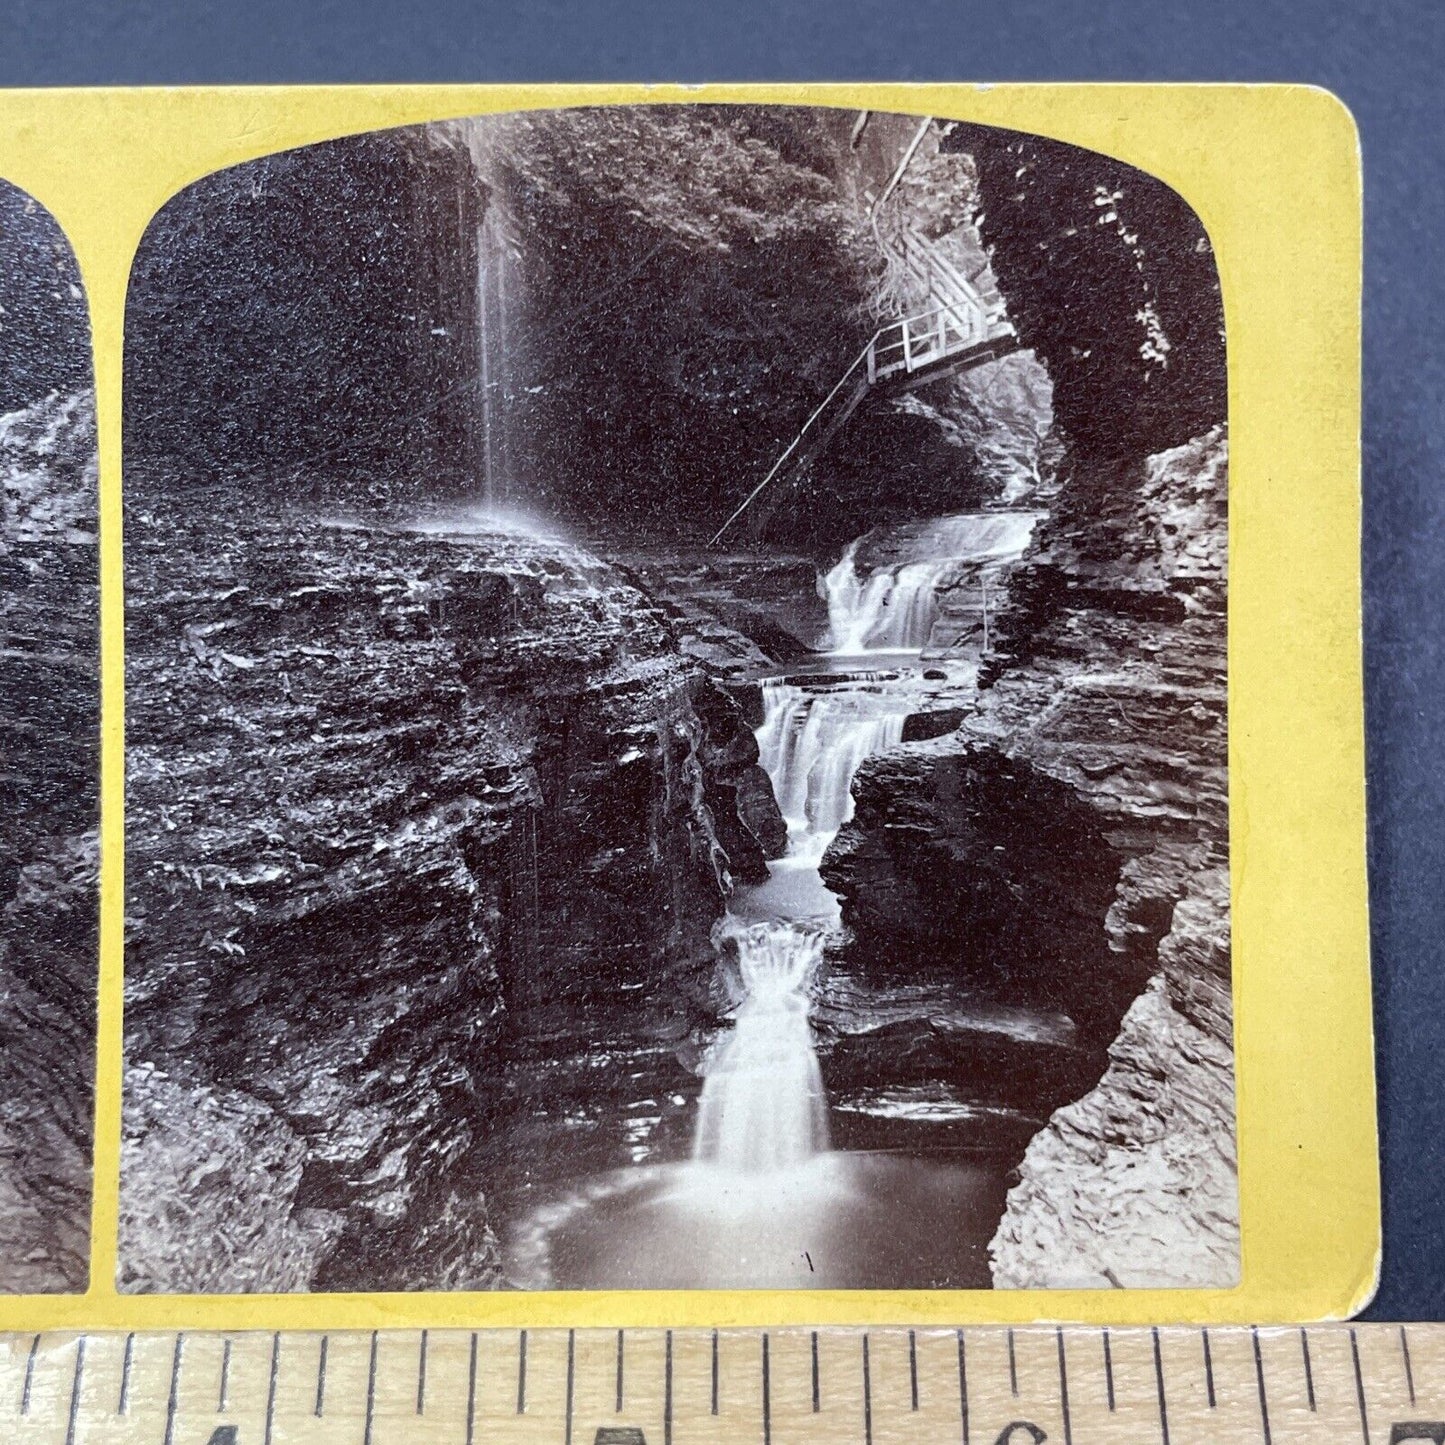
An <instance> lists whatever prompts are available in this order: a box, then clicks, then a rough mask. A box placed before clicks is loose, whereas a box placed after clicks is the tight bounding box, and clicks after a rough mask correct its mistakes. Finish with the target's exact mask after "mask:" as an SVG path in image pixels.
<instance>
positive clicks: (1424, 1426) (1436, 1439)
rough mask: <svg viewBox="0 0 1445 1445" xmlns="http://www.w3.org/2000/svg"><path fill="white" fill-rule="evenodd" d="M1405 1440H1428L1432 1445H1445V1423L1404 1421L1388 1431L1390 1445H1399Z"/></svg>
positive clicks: (1437, 1421)
mask: <svg viewBox="0 0 1445 1445" xmlns="http://www.w3.org/2000/svg"><path fill="white" fill-rule="evenodd" d="M1405 1440H1430V1441H1432V1442H1433V1445H1445V1422H1442V1421H1439V1420H1404V1421H1401V1423H1400V1424H1398V1425H1394V1426H1392V1427H1391V1429H1390V1445H1401V1442H1402V1441H1405Z"/></svg>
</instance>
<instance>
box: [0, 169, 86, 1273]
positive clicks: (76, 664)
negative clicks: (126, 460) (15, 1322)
mask: <svg viewBox="0 0 1445 1445" xmlns="http://www.w3.org/2000/svg"><path fill="white" fill-rule="evenodd" d="M97 504H98V498H97V495H96V458H95V406H94V400H93V396H92V393H91V391H90V347H89V326H88V322H87V319H86V311H85V298H84V294H83V292H82V290H81V286H80V276H79V274H78V272H77V269H76V265H75V259H74V257H73V256H72V254H71V252H70V248H69V246H68V245H67V243H66V241H65V238H64V236H63V234H62V233H61V231H60V228H59V227H58V226H57V225H56V224H55V222H54V221H53V220H52V219H51V217H50V216H49V215H48V214H47V213H46V212H45V210H44V209H43V208H42V207H40V206H38V205H37V204H36V203H35V202H34V201H33V200H32V199H31V198H30V197H28V196H26V195H24V194H23V193H21V192H20V191H18V190H15V189H14V188H13V187H11V186H8V185H5V184H4V183H3V182H0V632H3V645H0V738H3V765H0V1291H3V1292H6V1293H26V1294H29V1293H48V1292H52V1291H62V1290H66V1291H73V1290H81V1289H84V1288H85V1285H86V1281H87V1274H88V1269H87V1253H88V1245H89V1238H90V1201H91V1136H92V1127H93V1122H92V1116H93V1112H94V1076H95V988H96V970H97V956H98V955H97V937H96V933H97V915H98V898H97V888H98V877H97V872H98V843H97V821H98V820H97V813H98V807H99V795H100V776H99V774H100V716H99V713H100V658H99V563H98V558H97V546H96V514H97Z"/></svg>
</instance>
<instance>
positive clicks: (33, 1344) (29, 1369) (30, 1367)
mask: <svg viewBox="0 0 1445 1445" xmlns="http://www.w3.org/2000/svg"><path fill="white" fill-rule="evenodd" d="M39 1348H40V1336H39V1335H36V1336H35V1338H34V1339H33V1340H31V1341H30V1353H29V1354H28V1355H26V1356H25V1383H24V1384H23V1385H22V1386H21V1387H20V1413H21V1414H22V1415H28V1414H29V1413H30V1382H31V1381H32V1380H33V1379H34V1378H35V1352H36V1351H37V1350H38V1349H39Z"/></svg>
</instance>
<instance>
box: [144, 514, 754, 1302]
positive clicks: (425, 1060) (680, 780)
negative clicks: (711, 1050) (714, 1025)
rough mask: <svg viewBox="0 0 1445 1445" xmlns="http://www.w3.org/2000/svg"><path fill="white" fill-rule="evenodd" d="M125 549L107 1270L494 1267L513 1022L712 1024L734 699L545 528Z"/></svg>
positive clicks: (167, 539) (733, 792)
mask: <svg viewBox="0 0 1445 1445" xmlns="http://www.w3.org/2000/svg"><path fill="white" fill-rule="evenodd" d="M218 514H220V509H218ZM221 515H223V514H221ZM302 527H304V528H306V529H307V535H306V541H305V545H304V547H303V546H298V545H297V543H298V532H297V529H298V528H302ZM127 539H128V562H129V569H130V579H131V586H132V589H133V595H134V596H136V597H143V598H144V599H145V601H144V602H143V603H133V604H132V607H131V610H130V623H129V633H128V644H129V677H128V682H129V691H130V703H129V776H128V795H129V828H128V879H129V890H130V897H129V945H128V950H127V969H128V974H127V977H128V993H127V1014H126V1021H127V1090H128V1092H127V1101H126V1141H125V1153H124V1172H123V1195H122V1234H123V1246H124V1249H123V1254H124V1258H125V1260H126V1277H125V1283H126V1284H127V1285H128V1286H129V1287H131V1288H161V1289H168V1288H186V1289H200V1290H226V1289H237V1288H244V1289H250V1290H264V1289H281V1290H290V1289H307V1288H312V1289H328V1288H331V1289H335V1288H363V1287H364V1288H369V1289H377V1288H382V1289H395V1288H425V1287H429V1288H458V1287H484V1286H487V1285H489V1284H492V1283H494V1282H496V1280H497V1278H498V1268H499V1265H498V1255H497V1250H496V1245H495V1242H494V1240H493V1237H492V1234H491V1232H490V1228H489V1222H488V1211H487V1192H488V1189H489V1187H490V1180H489V1179H488V1178H487V1177H486V1167H485V1145H486V1141H487V1136H488V1133H489V1129H490V1126H491V1121H492V1119H493V1117H494V1110H495V1108H496V1107H497V1104H498V1095H497V1090H496V1087H495V1085H496V1081H497V1078H498V1071H499V1069H500V1068H501V1063H500V1060H501V1059H502V1057H503V1056H504V1055H505V1053H506V1051H507V1050H508V1048H509V1047H510V1046H511V1033H510V1030H511V1021H512V1020H513V1019H514V1018H520V1017H526V1018H527V1019H528V1023H527V1026H526V1030H525V1032H526V1033H527V1034H528V1036H529V1037H535V1035H536V1034H537V1033H538V1031H539V1029H548V1028H550V1029H551V1030H553V1031H554V1032H555V1031H556V1030H558V1029H562V1030H563V1031H565V1030H566V1029H567V1028H568V1027H575V1026H576V1025H575V1024H569V1023H568V1020H569V1019H571V1018H573V1016H574V1015H576V1016H577V1017H584V1018H585V1017H588V1016H591V1014H595V1012H596V1010H598V1009H602V1010H603V1011H606V1010H607V1009H608V1008H611V1009H613V1010H614V1011H616V1012H622V1013H625V1014H626V1015H628V1016H629V1026H630V1027H632V1028H634V1029H639V1030H641V1031H642V1032H647V1031H648V1030H649V1029H650V1030H651V1031H652V1032H653V1033H654V1034H655V1035H657V1036H658V1037H663V1036H665V1037H666V1038H668V1039H673V1040H680V1039H685V1037H686V1035H687V1033H688V1031H689V1030H690V1029H693V1028H695V1027H704V1026H706V1025H707V1024H710V1023H711V1022H712V1019H713V1015H714V1010H713V1008H712V1005H711V1003H710V1001H709V988H710V979H711V971H712V969H711V964H712V952H711V948H710V945H709V942H708V933H709V928H710V925H711V922H712V920H713V919H715V918H716V917H717V916H718V915H719V913H720V912H721V910H722V907H723V899H724V895H725V890H726V888H727V886H728V879H729V859H728V856H727V854H726V853H724V851H723V847H722V845H721V844H720V842H719V839H720V838H722V839H725V840H727V842H728V844H729V845H730V846H731V847H732V849H733V850H734V851H735V852H736V854H737V856H738V865H737V866H739V867H740V868H742V869H747V868H749V867H751V868H753V869H754V870H756V869H757V868H758V867H759V866H760V857H761V852H760V845H759V844H758V842H757V841H756V840H755V839H754V838H753V835H752V833H751V832H750V831H749V829H748V825H747V824H746V823H745V822H744V821H743V819H742V817H741V816H740V814H739V811H738V807H737V801H738V797H739V794H740V793H746V792H747V791H748V788H749V786H750V781H751V780H750V777H749V774H750V770H751V772H756V771H757V768H756V751H755V749H753V750H752V751H751V752H750V751H749V748H748V744H749V743H751V741H752V740H751V737H750V736H749V735H748V734H747V732H746V729H745V727H743V725H742V721H741V717H740V715H739V714H738V712H737V709H736V706H735V705H734V704H733V703H732V702H731V701H730V700H729V699H728V698H726V697H724V696H722V695H721V694H717V693H715V692H714V691H713V690H712V685H711V684H710V683H708V682H707V681H706V680H705V679H704V678H703V677H702V676H701V674H700V673H699V672H698V670H697V668H696V666H695V665H694V664H692V663H690V662H688V661H687V660H686V659H685V658H683V657H682V655H681V654H680V653H679V651H678V649H677V646H676V642H675V640H674V637H673V634H672V632H671V630H670V628H669V626H668V625H667V622H666V620H665V618H664V617H663V616H662V614H661V613H660V612H659V611H658V610H657V608H656V607H655V606H654V605H653V604H652V603H651V602H650V601H649V599H648V598H647V597H646V596H645V594H642V593H640V592H638V591H637V590H636V589H635V588H634V587H632V586H631V585H630V584H629V583H628V582H627V580H626V579H625V578H624V577H623V576H622V575H621V574H619V573H617V572H616V571H614V570H613V569H611V568H609V567H607V566H605V565H604V564H602V563H600V562H598V561H597V560H596V559H595V558H592V557H590V556H589V555H588V554H586V553H584V552H581V551H579V550H578V549H576V548H575V547H572V546H570V545H569V544H567V543H564V542H549V541H541V540H535V539H529V538H524V537H521V536H517V535H513V536H508V537H504V536H500V535H495V534H493V535H490V536H474V537H470V538H459V537H449V536H441V535H427V534H418V533H407V532H399V531H395V530H385V529H375V528H368V527H363V526H330V527H328V526H325V525H319V524H318V523H317V522H316V520H315V519H314V518H310V517H300V516H297V517H290V518H277V519H275V520H273V521H271V522H269V523H262V524H259V525H258V524H256V523H254V522H250V523H248V524H247V525H246V526H245V527H241V526H239V525H238V524H237V523H236V522H235V521H227V520H217V521H203V520H202V519H201V518H198V517H194V516H193V517H191V518H189V519H188V520H187V521H186V522H185V523H183V524H182V525H181V526H179V527H177V526H176V525H175V524H174V523H173V522H171V521H169V520H165V519H162V518H161V517H159V516H156V515H154V514H152V513H150V512H147V511H145V510H142V509H139V508H132V512H131V515H130V518H129V520H128V528H127ZM710 804H711V805H712V806H710ZM714 807H716V808H717V809H718V814H717V815H716V816H715V814H714V811H713V809H714ZM729 809H730V811H729ZM749 850H751V852H750V851H749ZM539 1021H540V1022H539ZM488 1081H490V1082H488Z"/></svg>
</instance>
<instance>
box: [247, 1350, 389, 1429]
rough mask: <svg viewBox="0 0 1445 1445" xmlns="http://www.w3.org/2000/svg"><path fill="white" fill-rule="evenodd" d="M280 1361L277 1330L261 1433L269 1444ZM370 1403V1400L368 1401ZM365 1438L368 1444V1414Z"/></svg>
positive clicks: (374, 1357)
mask: <svg viewBox="0 0 1445 1445" xmlns="http://www.w3.org/2000/svg"><path fill="white" fill-rule="evenodd" d="M371 1338H372V1341H373V1343H372V1363H373V1364H374V1363H375V1361H376V1345H375V1340H376V1335H375V1334H373V1335H372V1337H371ZM280 1363H281V1331H280V1330H277V1331H276V1333H275V1334H274V1335H272V1336H271V1378H270V1381H269V1382H268V1384H267V1386H266V1429H265V1432H264V1434H263V1435H262V1439H263V1440H264V1441H265V1445H271V1429H272V1426H273V1424H274V1422H275V1419H276V1373H277V1367H278V1366H279V1365H280ZM368 1403H370V1402H368ZM366 1438H367V1442H368V1445H370V1440H371V1420H370V1417H369V1415H368V1419H367V1422H366Z"/></svg>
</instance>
